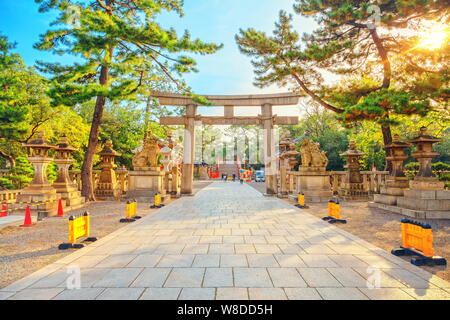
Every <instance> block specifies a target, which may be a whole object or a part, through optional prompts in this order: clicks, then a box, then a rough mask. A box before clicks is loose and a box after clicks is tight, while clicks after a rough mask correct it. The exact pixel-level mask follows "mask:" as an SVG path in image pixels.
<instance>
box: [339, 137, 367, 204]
mask: <svg viewBox="0 0 450 320" xmlns="http://www.w3.org/2000/svg"><path fill="white" fill-rule="evenodd" d="M348 148H349V149H348V150H347V151H346V152H344V153H343V154H341V157H344V158H345V161H346V163H347V165H346V166H345V168H346V169H347V174H346V175H345V180H344V182H343V183H342V185H341V188H340V189H339V195H340V196H342V197H343V198H345V199H349V200H351V199H359V198H364V199H365V198H367V197H368V190H366V189H367V188H365V186H364V183H363V177H362V175H361V172H360V169H361V165H360V163H359V161H360V160H361V157H362V156H364V155H365V153H364V152H362V151H360V150H357V149H356V142H355V141H350V143H349V146H348Z"/></svg>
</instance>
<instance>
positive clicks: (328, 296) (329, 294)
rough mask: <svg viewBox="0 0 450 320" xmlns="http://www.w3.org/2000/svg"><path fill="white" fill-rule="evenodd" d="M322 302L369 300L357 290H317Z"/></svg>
mask: <svg viewBox="0 0 450 320" xmlns="http://www.w3.org/2000/svg"><path fill="white" fill-rule="evenodd" d="M317 291H319V294H320V295H321V296H322V298H323V299H324V300H369V299H368V298H367V296H365V295H364V294H363V293H362V292H361V291H359V290H358V289H357V288H317Z"/></svg>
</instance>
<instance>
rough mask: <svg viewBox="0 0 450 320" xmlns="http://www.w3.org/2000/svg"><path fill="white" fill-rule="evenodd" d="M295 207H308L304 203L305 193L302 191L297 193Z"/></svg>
mask: <svg viewBox="0 0 450 320" xmlns="http://www.w3.org/2000/svg"><path fill="white" fill-rule="evenodd" d="M295 206H296V207H297V208H300V209H308V208H309V207H308V206H307V205H306V201H305V194H304V193H300V192H299V193H298V195H297V204H296V205H295Z"/></svg>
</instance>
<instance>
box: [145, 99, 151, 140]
mask: <svg viewBox="0 0 450 320" xmlns="http://www.w3.org/2000/svg"><path fill="white" fill-rule="evenodd" d="M151 111H152V97H148V99H147V105H146V107H145V119H144V141H145V140H147V137H148V133H149V132H148V130H149V128H150V113H151Z"/></svg>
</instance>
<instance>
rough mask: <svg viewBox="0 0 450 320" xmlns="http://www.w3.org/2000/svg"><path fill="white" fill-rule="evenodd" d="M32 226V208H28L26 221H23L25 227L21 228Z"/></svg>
mask: <svg viewBox="0 0 450 320" xmlns="http://www.w3.org/2000/svg"><path fill="white" fill-rule="evenodd" d="M32 225H33V222H32V221H31V210H30V206H27V209H26V210H25V220H24V221H23V225H21V227H31V226H32Z"/></svg>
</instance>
